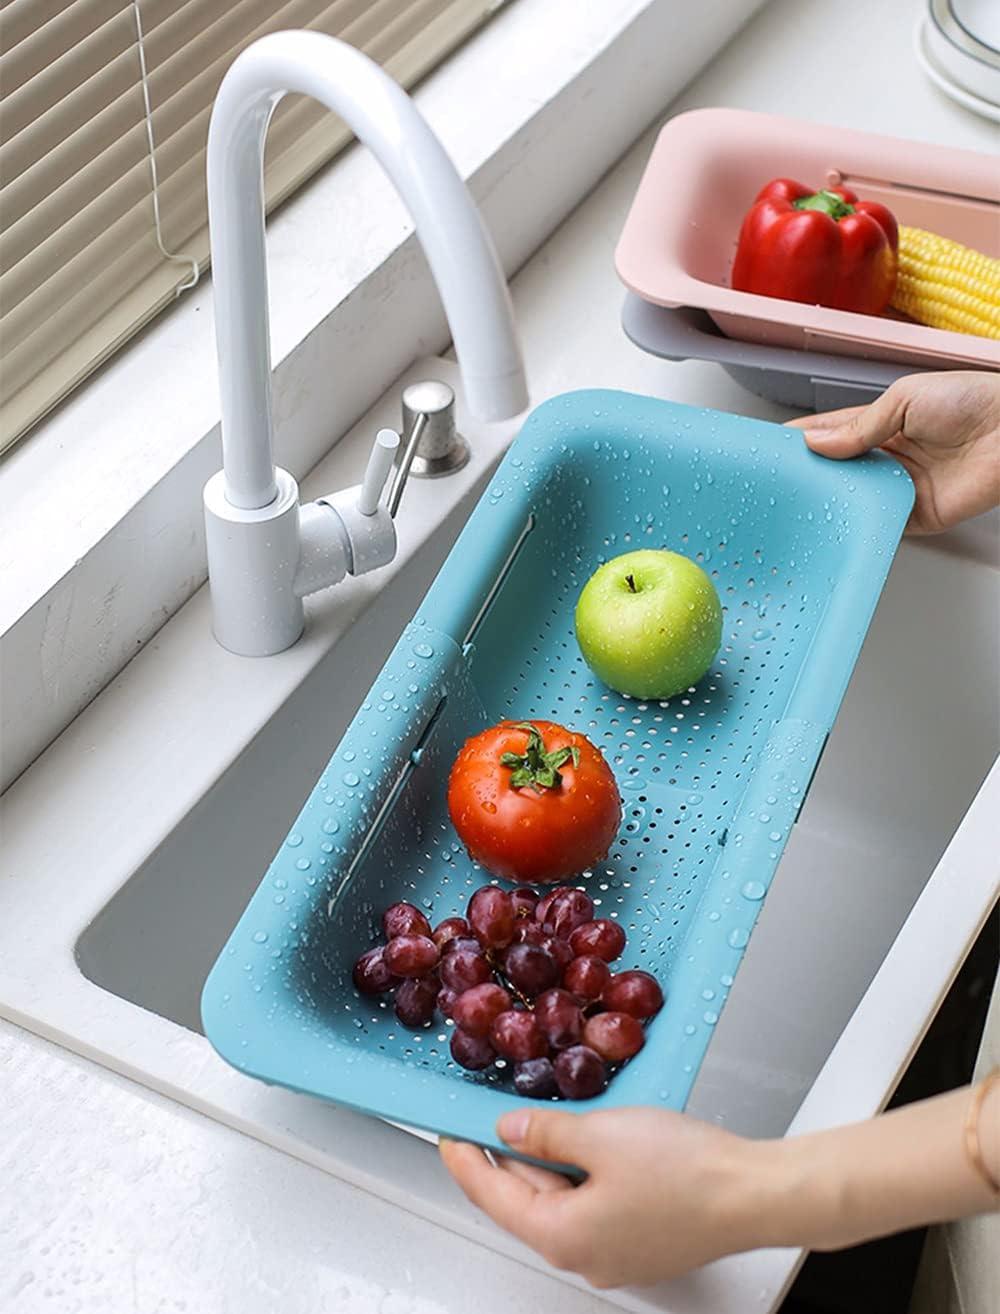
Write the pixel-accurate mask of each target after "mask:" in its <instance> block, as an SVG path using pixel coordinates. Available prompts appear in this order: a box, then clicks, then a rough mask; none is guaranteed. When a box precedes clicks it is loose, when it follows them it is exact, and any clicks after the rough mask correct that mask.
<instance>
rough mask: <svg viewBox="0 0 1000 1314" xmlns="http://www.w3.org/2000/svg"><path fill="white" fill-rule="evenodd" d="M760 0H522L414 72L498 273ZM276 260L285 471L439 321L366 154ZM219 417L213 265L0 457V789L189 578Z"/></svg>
mask: <svg viewBox="0 0 1000 1314" xmlns="http://www.w3.org/2000/svg"><path fill="white" fill-rule="evenodd" d="M763 3H764V0H706V3H705V4H704V5H703V6H702V7H701V9H700V11H699V20H698V23H697V31H686V32H678V31H676V30H675V29H676V25H677V20H676V18H675V17H674V16H673V15H672V13H671V11H672V10H673V7H672V6H664V5H660V4H656V3H655V2H654V0H602V2H601V3H600V4H596V3H595V4H587V5H581V4H580V3H579V0H518V2H517V3H516V4H513V5H511V6H510V7H509V8H506V9H504V10H503V11H501V12H500V13H499V14H498V15H497V16H496V17H495V18H494V19H493V21H492V22H491V23H490V24H489V25H488V26H487V27H486V28H485V29H483V30H482V31H481V32H480V33H479V34H478V35H477V36H475V37H474V38H473V39H472V40H471V41H470V42H469V43H468V45H466V46H464V47H463V48H462V49H461V50H460V51H458V52H457V53H456V54H455V55H454V56H453V57H452V58H451V59H450V60H449V61H448V62H447V63H446V64H445V65H443V66H442V67H441V68H440V69H439V70H438V71H437V72H435V73H434V74H433V75H432V76H431V77H429V78H428V79H427V80H425V82H424V83H423V84H422V85H421V87H420V88H419V89H418V90H417V93H416V100H417V102H418V104H419V105H420V108H421V110H422V111H423V113H424V114H425V116H426V117H427V119H428V121H429V122H430V124H431V126H432V127H433V128H434V129H435V131H436V132H437V133H438V134H439V136H440V137H441V139H442V141H443V143H444V145H445V147H446V149H447V150H448V152H449V153H450V155H451V156H452V158H453V160H454V161H455V163H456V165H457V167H458V169H459V171H460V173H461V174H462V176H463V177H465V178H466V179H467V180H468V182H469V185H470V187H471V189H472V191H473V194H474V195H475V197H476V199H477V201H478V202H479V204H480V205H481V207H482V209H483V212H484V214H485V217H486V220H487V223H488V224H489V226H490V229H491V231H492V233H493V234H494V238H495V240H496V242H497V246H498V248H499V251H500V255H501V259H502V261H503V264H504V267H505V269H506V270H507V272H508V274H510V273H512V272H513V271H514V270H516V269H517V268H518V267H519V266H520V265H521V264H522V263H523V262H524V261H525V260H526V259H527V258H528V256H529V255H530V254H531V253H532V252H533V251H534V250H535V249H536V248H537V247H538V246H539V245H540V244H541V242H542V241H544V239H545V238H546V237H547V236H548V235H549V234H550V233H551V232H552V231H553V230H554V229H555V228H556V227H557V226H558V224H559V223H560V222H561V221H562V220H563V219H564V218H565V216H566V215H567V214H568V213H569V212H570V210H571V209H572V208H573V207H574V206H575V205H576V204H577V202H578V201H579V200H580V199H581V198H582V196H584V195H585V194H586V192H587V191H588V190H589V189H590V188H591V187H592V186H593V185H594V183H595V182H596V181H597V180H598V178H599V177H600V176H601V175H602V174H603V173H604V172H605V171H606V169H607V168H609V167H610V166H611V164H613V163H614V161H615V160H617V159H618V158H619V157H620V155H621V154H622V153H623V151H624V150H625V148H626V147H627V146H628V145H629V144H630V143H631V142H632V141H633V140H634V139H635V137H636V136H637V135H638V134H639V133H640V131H641V130H642V128H643V127H645V126H646V124H647V123H649V122H650V121H651V120H652V119H653V118H654V117H655V115H656V114H657V113H658V112H660V111H662V109H663V107H664V106H665V105H666V104H667V103H668V102H669V100H670V99H671V98H672V97H673V96H674V95H676V93H677V92H678V91H679V90H680V89H681V88H682V87H683V85H684V84H685V83H686V82H687V81H689V80H690V78H691V77H692V76H693V75H694V74H695V73H696V72H697V71H699V70H700V69H701V68H702V67H703V66H704V65H705V64H706V63H707V62H708V61H709V60H710V59H711V58H712V57H713V56H714V55H715V53H716V52H717V51H718V49H719V48H720V47H721V46H722V45H723V44H724V43H725V42H726V40H728V39H729V37H731V36H732V35H733V33H734V32H735V31H736V30H737V29H738V28H739V27H740V26H741V25H742V24H743V23H744V22H745V21H746V19H747V18H748V17H749V16H750V15H751V14H752V13H753V12H754V11H755V10H756V9H758V8H760V7H761V6H762V4H763ZM689 26H691V27H694V26H695V25H694V24H690V25H689ZM664 51H669V52H670V54H669V58H665V57H664V54H663V52H664ZM498 70H499V71H500V72H499V74H498ZM623 86H627V87H628V89H629V90H628V96H627V97H626V96H621V95H619V94H616V93H618V92H619V91H620V88H621V87H623ZM467 104H474V105H475V107H476V112H475V114H461V113H456V112H455V110H456V106H460V105H467ZM581 141H583V142H585V143H586V150H578V149H574V148H575V147H576V146H577V145H578V143H579V142H581ZM268 257H269V268H270V277H271V334H272V347H273V356H274V362H275V371H274V405H275V425H276V452H277V457H278V459H279V460H280V462H281V464H282V465H284V466H285V467H287V468H288V469H289V470H291V471H292V473H293V474H295V475H296V476H298V477H301V476H303V475H304V474H305V473H306V472H307V471H308V470H309V469H311V468H312V467H313V466H314V465H315V464H316V462H317V461H318V460H319V459H320V458H321V456H322V455H324V453H326V452H327V451H328V450H329V449H330V447H331V446H332V445H333V443H334V442H336V441H337V439H338V438H339V437H340V435H342V434H343V433H345V432H346V431H347V430H348V429H349V428H350V426H351V424H352V423H353V422H354V421H355V420H356V419H357V418H358V417H359V416H360V415H362V414H364V412H365V411H366V410H367V409H368V408H369V407H370V405H371V404H372V402H373V401H374V400H375V398H377V397H378V396H379V395H380V394H381V393H382V392H383V391H384V390H385V388H386V386H387V385H388V384H389V383H390V382H391V380H392V379H394V378H396V377H397V376H398V375H399V374H400V373H401V372H402V371H403V370H404V369H405V368H406V366H407V365H408V364H409V363H410V361H412V360H413V359H415V358H416V357H418V356H421V355H426V354H431V353H434V352H438V351H440V350H441V349H442V348H443V347H444V346H445V344H446V343H447V341H448V332H447V327H446V324H445V321H444V318H443V315H442V312H441V309H440V305H439V302H438V299H437V295H436V292H435V289H434V287H433V284H432V283H431V280H430V276H429V273H428V271H427V267H426V264H425V262H424V259H423V255H422V252H421V251H420V249H419V246H418V244H417V242H416V240H415V238H414V236H413V230H412V224H411V222H410V219H409V215H408V214H407V212H406V210H405V208H404V206H403V205H402V203H401V202H400V201H399V199H398V197H397V196H396V194H395V192H394V191H393V189H392V187H391V184H390V183H389V182H388V180H387V179H386V178H385V176H384V175H383V174H382V173H381V171H380V169H379V168H378V166H377V165H376V164H375V162H374V161H373V160H372V159H371V157H370V156H369V155H368V153H367V152H366V151H363V150H360V149H358V148H356V147H355V148H352V149H351V150H349V151H348V152H347V153H346V154H345V155H343V156H341V157H340V158H339V160H337V161H336V162H334V164H333V165H331V166H329V167H328V168H327V169H325V170H324V171H322V172H321V173H320V174H319V175H318V176H317V177H316V179H314V180H313V182H312V183H311V184H310V185H309V186H307V187H306V188H305V189H304V190H303V191H302V192H301V193H300V194H299V195H298V196H296V197H295V198H293V199H292V200H291V201H290V202H288V203H286V204H285V205H284V206H283V207H282V208H281V210H280V211H279V213H278V214H276V215H275V217H274V218H273V220H272V222H271V223H270V224H269V228H268ZM375 343H377V344H378V348H377V350H373V344H375ZM217 430H218V400H217V382H216V376H215V346H214V338H213V323H212V308H211V286H210V281H209V280H205V281H204V283H203V284H202V285H201V286H200V287H198V288H197V289H195V290H194V291H193V292H191V293H188V294H186V296H185V297H184V298H183V300H182V301H180V302H179V303H178V305H177V306H176V307H175V308H174V309H173V310H172V311H170V312H168V313H167V314H165V315H163V316H161V317H160V318H159V319H158V320H157V321H156V322H155V323H154V324H153V325H152V326H150V328H148V329H147V330H146V331H145V332H144V333H142V334H141V335H140V336H139V337H138V338H137V339H136V340H135V341H134V342H133V343H132V344H130V345H129V347H128V348H127V349H126V350H124V351H123V352H121V353H120V354H119V355H118V356H117V357H116V358H115V359H114V360H112V361H111V362H110V363H109V364H108V365H106V366H105V367H104V368H103V369H102V370H101V371H100V372H99V373H98V374H96V375H95V376H94V377H93V378H92V379H91V380H90V381H89V382H88V383H87V384H86V385H85V386H84V387H83V388H82V389H80V390H79V391H78V392H77V393H76V394H74V395H73V396H72V397H71V398H69V399H68V401H67V402H66V403H64V404H63V405H62V406H61V407H60V408H59V409H58V410H57V411H56V412H54V413H53V414H52V415H51V416H50V417H49V418H48V419H47V420H46V421H44V422H43V423H42V424H41V425H40V426H39V427H38V428H37V429H36V430H35V432H33V433H32V435H31V436H30V438H29V439H27V440H26V441H25V442H24V443H22V444H21V445H20V446H19V447H18V448H16V449H15V450H14V451H13V452H12V453H10V455H9V456H8V457H7V458H6V460H5V461H4V462H3V464H2V466H0V501H2V503H3V505H4V508H5V514H4V517H3V522H2V524H0V581H2V585H0V662H2V665H3V668H4V672H5V676H4V680H3V685H2V689H0V742H2V745H3V750H2V751H3V757H2V763H0V790H2V789H3V788H6V786H7V785H8V784H9V783H10V782H11V781H12V780H13V779H15V778H16V776H17V775H18V774H19V773H20V772H21V771H22V770H24V768H25V767H26V766H27V765H29V764H30V762H31V761H33V760H34V758H35V757H36V756H37V755H38V753H39V752H41V750H42V749H43V748H44V747H45V746H46V744H48V743H49V742H51V740H52V739H53V738H54V737H55V735H56V734H58V733H59V731H60V730H61V729H62V728H63V727H64V726H65V725H66V724H68V723H69V721H70V720H71V719H72V718H73V717H74V716H75V715H76V714H77V713H78V712H79V711H80V710H81V709H82V708H83V707H84V706H86V704H87V703H88V702H89V701H90V700H91V699H92V698H93V697H94V696H95V695H96V694H97V693H98V692H99V691H100V690H101V689H102V688H103V687H104V685H105V684H106V683H107V682H108V681H109V680H110V679H111V678H112V677H113V676H114V675H115V674H116V673H117V672H118V671H119V670H120V669H121V668H122V667H123V666H124V665H125V664H126V662H127V661H128V660H129V659H130V658H131V657H132V656H134V655H135V653H136V652H137V651H138V649H139V648H140V647H141V646H142V644H143V643H144V642H146V640H147V639H149V638H150V637H151V636H152V635H153V634H154V633H155V632H156V631H157V630H158V629H159V627H160V626H161V625H162V624H163V623H164V622H165V621H166V620H167V619H169V617H170V616H171V615H172V614H173V613H174V612H175V611H176V610H177V609H178V608H179V607H180V606H181V605H182V604H183V603H184V602H185V601H186V600H187V598H188V597H190V596H191V594H192V593H193V592H194V591H195V590H196V589H197V588H198V587H199V586H200V585H201V584H202V583H203V582H204V578H205V560H204V539H203V529H202V518H201V498H200V490H201V487H202V485H203V484H204V482H205V480H206V479H207V478H208V477H209V476H210V475H211V474H212V473H213V472H214V471H215V470H216V469H217V468H218V466H219V463H220V453H219V444H218V432H217Z"/></svg>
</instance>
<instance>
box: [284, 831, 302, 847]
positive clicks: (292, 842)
mask: <svg viewBox="0 0 1000 1314" xmlns="http://www.w3.org/2000/svg"><path fill="white" fill-rule="evenodd" d="M285 843H286V844H287V845H288V847H289V848H290V849H297V848H298V847H299V845H300V844H301V843H302V836H301V835H297V834H296V833H295V832H294V831H293V832H292V834H291V835H289V837H288V839H286V840H285Z"/></svg>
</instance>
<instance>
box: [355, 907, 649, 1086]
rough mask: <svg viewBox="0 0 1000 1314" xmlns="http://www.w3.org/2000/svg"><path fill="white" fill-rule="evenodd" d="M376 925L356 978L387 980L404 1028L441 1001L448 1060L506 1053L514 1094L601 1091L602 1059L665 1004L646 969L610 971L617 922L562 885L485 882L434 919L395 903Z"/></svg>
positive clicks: (632, 1044)
mask: <svg viewBox="0 0 1000 1314" xmlns="http://www.w3.org/2000/svg"><path fill="white" fill-rule="evenodd" d="M382 929H383V931H384V932H385V938H386V943H385V944H384V945H377V946H376V947H375V948H374V949H369V950H368V952H367V953H364V954H362V955H361V957H360V958H359V959H358V961H357V962H356V963H355V965H354V984H355V986H356V987H357V989H358V990H359V991H360V992H361V993H362V994H366V995H375V994H382V993H384V992H386V991H389V990H394V991H395V992H396V994H395V1008H396V1016H397V1017H398V1018H399V1020H400V1022H401V1023H402V1024H403V1025H404V1026H406V1027H411V1028H416V1027H424V1026H429V1025H430V1024H431V1022H433V1020H434V1013H435V1010H437V1011H438V1012H440V1013H441V1014H442V1016H443V1017H445V1018H446V1019H450V1020H451V1021H452V1022H454V1024H455V1027H454V1031H453V1033H452V1037H451V1054H452V1058H453V1059H454V1060H455V1062H456V1063H458V1064H460V1065H461V1066H462V1067H463V1068H467V1069H469V1070H470V1071H472V1072H480V1071H482V1070H483V1069H485V1068H488V1067H490V1066H491V1064H493V1063H495V1062H496V1061H497V1059H504V1060H507V1061H508V1062H509V1063H511V1064H513V1078H514V1089H515V1090H516V1091H517V1092H518V1094H519V1095H528V1096H531V1097H532V1098H534V1099H552V1098H555V1097H558V1096H563V1097H564V1098H566V1099H571V1100H582V1099H589V1098H591V1097H592V1096H594V1095H599V1094H600V1092H601V1091H602V1090H604V1088H605V1086H606V1085H607V1084H608V1065H609V1064H618V1063H623V1062H624V1061H625V1060H626V1059H630V1058H631V1057H632V1056H633V1055H634V1054H637V1053H638V1052H639V1050H640V1049H642V1046H643V1042H644V1039H645V1035H644V1031H643V1023H644V1022H646V1021H648V1019H649V1018H651V1017H652V1016H653V1015H654V1014H655V1013H657V1012H658V1011H659V1009H660V1008H661V1007H662V1005H663V991H662V990H661V989H660V987H659V985H658V984H657V982H656V980H655V978H654V977H652V976H650V974H649V973H648V972H640V971H627V972H618V973H613V972H612V970H611V968H610V967H609V966H608V964H609V963H613V962H614V961H615V959H616V958H618V957H619V955H620V954H621V952H622V950H623V949H624V948H625V932H624V931H623V930H622V928H621V926H619V924H618V923H617V922H613V921H609V920H607V919H606V918H595V917H594V903H593V900H592V899H591V898H590V896H589V895H587V894H586V893H584V891H583V890H579V889H574V888H571V887H569V886H560V887H559V888H558V889H554V890H551V891H549V892H547V893H546V894H543V895H539V894H538V893H537V892H536V891H535V890H533V889H529V888H528V887H527V886H519V887H518V888H517V889H515V890H513V891H511V892H509V893H508V892H507V891H506V890H501V889H499V888H498V887H497V886H495V885H484V886H482V887H481V888H480V889H478V890H476V892H475V893H474V894H473V896H472V898H471V899H470V900H469V907H468V909H467V912H466V916H465V917H448V918H446V919H445V920H444V921H443V922H441V923H440V925H439V926H437V927H435V928H434V929H433V930H432V929H431V925H430V922H429V921H428V920H427V918H426V917H425V916H424V914H423V913H422V912H421V911H420V909H419V908H415V907H414V906H413V904H411V903H394V904H393V905H392V906H391V907H389V908H387V909H386V910H385V912H384V914H383V915H382Z"/></svg>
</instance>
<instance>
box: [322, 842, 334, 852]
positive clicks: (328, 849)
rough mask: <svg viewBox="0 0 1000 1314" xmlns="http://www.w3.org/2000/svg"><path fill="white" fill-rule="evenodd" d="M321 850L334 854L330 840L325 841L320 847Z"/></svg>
mask: <svg viewBox="0 0 1000 1314" xmlns="http://www.w3.org/2000/svg"><path fill="white" fill-rule="evenodd" d="M320 848H321V849H322V850H323V852H324V853H332V852H333V845H332V844H331V843H330V841H329V840H324V841H323V843H322V844H321V845H320Z"/></svg>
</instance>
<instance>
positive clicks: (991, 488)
mask: <svg viewBox="0 0 1000 1314" xmlns="http://www.w3.org/2000/svg"><path fill="white" fill-rule="evenodd" d="M789 423H790V424H792V425H794V426H795V427H796V428H799V429H804V430H805V440H806V442H807V444H808V445H809V447H811V448H812V450H813V451H814V452H817V453H818V454H819V455H820V456H828V457H832V458H833V459H834V460H844V459H846V458H849V457H852V456H860V455H861V454H862V453H863V452H868V451H871V450H872V449H873V448H875V447H881V448H884V450H885V451H887V452H891V453H892V455H893V456H895V457H896V458H897V459H898V460H899V461H901V462H902V464H903V465H904V466H905V467H906V469H907V472H908V473H909V475H910V478H911V479H912V480H913V483H914V487H915V488H916V501H915V503H914V506H913V512H912V514H911V515H910V521H909V524H908V525H907V532H909V533H911V534H937V533H940V532H941V531H942V530H944V529H950V528H952V526H953V525H957V524H959V523H961V521H963V520H967V519H969V518H970V517H971V516H976V515H980V514H981V513H982V512H984V511H989V510H990V509H991V508H992V507H995V506H997V505H1000V374H987V373H980V372H975V371H972V370H969V371H964V370H962V371H960V370H954V371H945V372H943V373H940V374H909V375H907V376H906V377H905V378H902V379H897V381H896V382H895V383H893V384H892V385H891V386H890V387H889V388H887V389H886V391H885V392H884V393H883V394H882V396H881V397H879V398H878V400H877V401H874V402H872V403H871V405H869V406H851V407H848V408H847V409H845V410H841V411H829V412H827V413H826V414H823V415H811V416H803V417H802V418H801V419H798V420H790V421H789Z"/></svg>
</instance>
